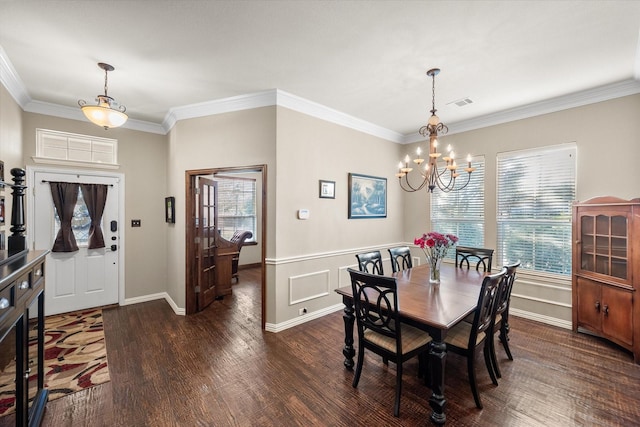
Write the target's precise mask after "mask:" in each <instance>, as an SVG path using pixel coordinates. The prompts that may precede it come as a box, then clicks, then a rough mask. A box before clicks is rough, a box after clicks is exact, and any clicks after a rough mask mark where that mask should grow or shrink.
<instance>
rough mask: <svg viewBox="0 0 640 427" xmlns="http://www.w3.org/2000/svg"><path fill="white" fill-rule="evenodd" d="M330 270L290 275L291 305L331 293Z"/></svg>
mask: <svg viewBox="0 0 640 427" xmlns="http://www.w3.org/2000/svg"><path fill="white" fill-rule="evenodd" d="M330 277H331V276H330V271H329V270H323V271H316V272H313V273H307V274H301V275H299V276H291V277H289V305H294V304H299V303H301V302H304V301H309V300H312V299H316V298H320V297H323V296H327V295H329V291H330V290H331V278H330Z"/></svg>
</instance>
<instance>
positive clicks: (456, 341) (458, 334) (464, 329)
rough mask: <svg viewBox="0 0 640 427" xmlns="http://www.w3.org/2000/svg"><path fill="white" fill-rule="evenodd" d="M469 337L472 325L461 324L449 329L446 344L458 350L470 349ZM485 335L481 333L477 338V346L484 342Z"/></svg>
mask: <svg viewBox="0 0 640 427" xmlns="http://www.w3.org/2000/svg"><path fill="white" fill-rule="evenodd" d="M469 335H471V323H467V322H464V321H462V322H459V323H458V324H457V325H456V326H454V327H453V328H451V329H449V332H447V337H446V338H445V340H444V342H445V343H446V344H451V345H453V346H456V347H458V348H466V349H468V347H469ZM484 336H485V333H484V332H482V333H479V334H478V336H477V338H476V346H477V345H478V344H480V343H481V342H482V340H483V339H484Z"/></svg>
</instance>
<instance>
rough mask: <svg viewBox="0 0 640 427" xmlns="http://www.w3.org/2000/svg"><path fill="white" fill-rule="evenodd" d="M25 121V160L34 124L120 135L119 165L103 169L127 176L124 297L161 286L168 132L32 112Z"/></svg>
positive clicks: (33, 140) (31, 145)
mask: <svg viewBox="0 0 640 427" xmlns="http://www.w3.org/2000/svg"><path fill="white" fill-rule="evenodd" d="M23 121H24V123H23V144H24V164H25V165H35V163H34V161H33V160H32V157H33V156H35V152H36V128H42V129H50V130H56V131H60V132H72V133H78V134H83V135H93V136H99V137H103V138H114V139H117V140H118V162H119V164H120V167H119V168H118V169H116V170H111V169H106V170H105V169H101V170H102V171H106V172H116V173H121V174H124V178H125V187H124V191H125V193H124V194H125V206H124V209H125V224H121V227H123V228H121V230H124V243H125V298H127V299H130V298H136V297H144V296H147V295H152V294H157V293H160V292H165V291H166V290H167V288H168V283H167V264H166V262H165V260H166V257H167V231H168V228H169V226H168V225H167V224H166V223H165V222H164V220H165V217H164V198H165V196H167V195H168V193H167V190H166V189H167V180H166V170H167V137H166V136H164V135H157V134H152V133H146V132H138V131H133V130H129V129H123V128H118V129H109V130H108V131H105V130H104V129H102V128H100V127H98V126H95V125H93V124H91V123H89V122H85V121H78V120H68V119H62V118H58V117H52V116H46V115H42V114H34V113H24V114H23ZM38 166H43V165H42V164H38ZM51 167H52V168H60V167H61V166H56V165H52V166H51ZM70 169H82V168H80V167H76V166H73V167H70ZM90 169H91V168H90ZM132 219H140V220H142V227H140V228H132V227H131V220H132Z"/></svg>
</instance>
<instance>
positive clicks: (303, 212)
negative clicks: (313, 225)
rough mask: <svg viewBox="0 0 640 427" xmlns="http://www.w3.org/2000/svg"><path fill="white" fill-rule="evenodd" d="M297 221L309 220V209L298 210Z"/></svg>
mask: <svg viewBox="0 0 640 427" xmlns="http://www.w3.org/2000/svg"><path fill="white" fill-rule="evenodd" d="M298 219H309V209H299V210H298Z"/></svg>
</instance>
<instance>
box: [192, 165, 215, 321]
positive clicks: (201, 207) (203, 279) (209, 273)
mask: <svg viewBox="0 0 640 427" xmlns="http://www.w3.org/2000/svg"><path fill="white" fill-rule="evenodd" d="M197 200H198V213H197V217H196V236H197V240H196V242H197V243H196V246H197V251H196V257H197V261H198V262H197V265H198V285H197V287H196V294H197V307H198V311H200V310H203V309H204V308H205V307H207V306H208V305H209V304H211V303H212V302H213V300H215V299H216V296H217V295H216V283H215V282H216V279H215V277H216V274H215V268H216V265H215V256H214V255H215V249H216V236H217V234H218V233H217V219H218V207H217V205H218V203H217V202H218V186H217V183H216V182H215V181H213V180H211V179H207V178H204V177H199V178H198V194H197Z"/></svg>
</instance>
